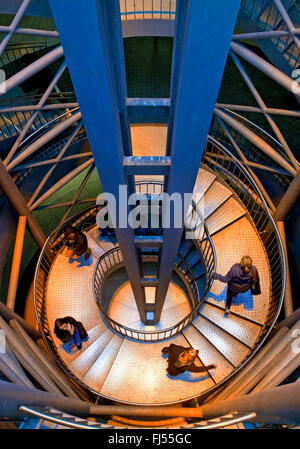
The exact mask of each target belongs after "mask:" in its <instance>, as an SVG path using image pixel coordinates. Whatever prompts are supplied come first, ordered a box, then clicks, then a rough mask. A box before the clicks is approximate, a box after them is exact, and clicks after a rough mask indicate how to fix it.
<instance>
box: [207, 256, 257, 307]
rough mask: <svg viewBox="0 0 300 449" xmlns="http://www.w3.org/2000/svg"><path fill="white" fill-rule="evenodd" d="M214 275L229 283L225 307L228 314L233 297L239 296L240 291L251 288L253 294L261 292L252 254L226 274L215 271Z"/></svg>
mask: <svg viewBox="0 0 300 449" xmlns="http://www.w3.org/2000/svg"><path fill="white" fill-rule="evenodd" d="M212 277H213V279H216V280H218V281H221V282H226V283H227V284H228V288H227V295H226V309H225V314H226V315H228V314H229V313H230V307H231V303H232V299H233V297H235V296H237V295H238V294H239V293H245V292H247V291H248V290H250V291H251V293H252V294H253V295H259V294H260V293H261V291H260V284H259V274H258V271H257V268H256V267H255V266H254V265H252V259H251V257H250V256H244V257H242V259H241V261H240V263H236V264H234V265H233V266H232V267H231V268H230V270H229V271H228V273H227V274H226V276H222V275H221V274H218V273H215V272H214V273H213V274H212Z"/></svg>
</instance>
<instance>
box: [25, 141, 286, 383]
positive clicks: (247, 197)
mask: <svg viewBox="0 0 300 449" xmlns="http://www.w3.org/2000/svg"><path fill="white" fill-rule="evenodd" d="M203 165H204V167H206V169H209V170H211V171H213V172H214V173H215V174H217V175H218V179H219V181H220V182H223V183H224V184H225V185H226V186H227V187H228V188H230V189H231V190H232V192H233V194H234V195H235V197H236V198H237V199H238V200H239V201H240V202H241V203H242V204H243V205H244V206H245V208H246V209H247V211H248V217H249V219H250V220H251V221H252V223H253V225H254V227H255V228H256V230H257V233H258V235H259V237H260V239H261V241H262V243H263V246H264V248H265V251H266V255H267V258H268V261H269V268H270V275H271V276H270V278H271V282H270V303H269V304H270V305H269V310H268V313H267V316H266V320H265V323H264V326H263V327H262V330H261V333H260V335H259V336H258V338H257V340H256V342H255V345H254V347H253V350H252V352H251V354H250V355H249V356H247V358H246V359H245V360H244V361H243V362H242V363H241V365H240V366H239V367H238V368H237V369H236V370H235V371H234V373H232V374H231V375H229V376H228V377H227V378H226V379H224V380H223V381H222V382H221V384H223V383H225V382H227V381H228V380H229V379H230V378H231V377H232V376H233V375H234V374H236V372H237V371H239V370H240V369H242V368H243V367H244V366H245V364H246V363H248V362H249V360H250V359H252V357H253V356H254V355H255V354H256V353H257V351H258V350H259V348H260V347H261V345H262V344H263V343H264V341H265V339H266V338H267V336H268V335H269V333H270V331H271V329H272V327H273V326H274V324H275V322H276V320H277V318H278V316H279V313H280V309H281V306H282V303H283V298H284V291H285V282H286V271H285V270H286V268H285V257H284V250H283V246H282V243H281V239H280V235H279V232H278V230H277V227H276V224H275V222H274V220H273V218H272V215H271V213H270V211H269V209H268V206H267V204H266V202H265V200H264V198H263V196H262V194H261V192H260V190H259V188H258V187H257V185H256V183H255V181H254V180H253V179H252V177H251V176H250V174H249V173H248V171H247V170H246V168H245V167H244V166H243V165H242V164H241V163H240V162H239V161H238V160H237V159H236V158H235V157H234V156H233V155H232V154H231V153H230V152H229V151H228V150H227V149H226V148H225V147H224V146H223V145H222V144H221V143H220V142H218V141H217V140H216V139H214V138H212V137H208V141H207V146H206V150H205V153H204V157H203ZM147 184H148V185H149V184H151V183H149V181H144V182H141V183H140V187H139V191H140V192H141V193H146V192H147V191H148V192H149V191H150V190H151V193H153V189H154V188H155V189H159V183H155V186H154V185H152V186H151V189H150V188H149V187H146V192H145V187H143V188H141V186H142V185H144V186H145V185H147ZM160 188H161V187H160ZM156 193H157V191H156ZM98 210H99V209H98V207H95V206H93V207H90V208H89V209H87V210H85V211H84V212H80V213H79V214H77V215H75V216H74V217H72V218H70V219H69V220H68V221H67V222H66V223H64V224H63V225H62V226H60V227H59V228H58V229H56V230H55V231H54V232H53V233H52V234H51V235H50V236H49V238H48V239H47V242H46V244H45V246H44V249H43V251H42V253H41V255H40V258H39V261H38V265H37V269H36V274H35V284H34V297H35V312H36V317H37V321H38V323H39V328H40V332H41V334H42V336H43V338H44V341H45V344H46V345H47V347H48V348H49V350H50V351H51V352H52V353H54V355H55V357H56V359H57V361H58V364H59V365H60V366H61V367H62V368H63V369H64V370H65V371H66V372H67V373H68V375H69V376H70V377H71V378H73V380H75V381H76V382H77V383H79V384H81V385H83V384H82V382H81V381H80V379H77V378H76V376H74V374H73V373H71V372H70V371H69V369H68V367H67V366H66V365H65V363H64V362H63V360H62V359H61V358H60V356H59V354H58V352H57V350H56V346H55V343H54V341H53V338H52V335H51V331H50V329H49V324H48V319H47V309H46V304H45V300H46V285H47V279H48V276H49V272H50V269H51V266H52V264H53V262H54V259H55V257H56V255H57V254H58V253H59V251H60V250H61V249H62V247H63V246H64V242H63V238H64V229H65V226H66V225H67V224H72V225H74V226H76V227H77V228H78V229H80V230H83V231H84V230H85V231H88V230H89V229H90V228H92V227H93V226H94V225H95V223H96V214H97V211H98ZM192 211H193V212H192V213H191V215H190V218H191V221H190V222H189V226H188V227H189V228H190V229H191V228H192V229H193V231H194V232H195V239H194V240H197V242H196V243H197V245H199V248H200V252H201V254H202V257H203V259H204V262H205V266H206V270H207V272H206V291H205V294H204V295H203V296H202V298H205V295H206V293H207V291H208V290H209V289H210V286H211V275H212V272H213V271H214V270H215V254H214V249H213V245H212V242H211V239H210V237H209V234H207V237H206V234H205V227H204V226H203V223H202V224H201V226H200V223H201V217H199V213H198V211H197V209H196V206H195V204H193V205H192ZM197 220H198V221H197ZM118 251H119V250H118V249H117V248H116V249H115V250H112V251H111V252H109V253H107V254H106V255H104V256H103V257H102V258H101V259H100V260H99V262H98V265H97V270H99V267H100V266H101V267H103V264H106V268H105V269H104V270H103V273H101V272H100V273H99V281H101V282H102V280H103V278H104V277H105V275H106V273H108V271H109V269H111V268H112V267H113V265H115V263H116V262H117V263H121V262H122V259H121V257H119V256H120V253H119V252H118ZM112 255H113V256H112ZM116 255H117V256H116ZM111 257H116V258H115V259H109V258H111ZM181 261H182V259H181V258H180V255H179V256H178V259H177V261H176V266H177V269H178V270H181V274H183V273H184V275H185V276H186V277H187V278H189V276H191V278H190V279H186V280H187V282H189V283H190V284H191V283H192V282H193V274H192V270H189V267H188V264H187V262H186V261H183V263H180V262H181ZM95 273H96V271H95ZM96 276H98V275H97V274H95V277H96ZM99 281H96V282H99ZM202 302H203V301H202V300H201V298H200V301H199V302H198V304H196V306H195V308H194V309H193V310H192V312H191V313H190V314H189V315H188V316H187V317H185V318H184V319H183V320H181V322H179V323H177V324H176V325H175V326H173V327H172V328H168V329H165V330H163V331H156V332H153V331H137V330H135V329H130V328H127V327H125V326H122V325H120V323H117V322H115V321H113V320H112V319H111V318H109V317H107V316H105V315H104V318H105V319H107V320H109V324H110V326H111V327H112V328H113V329H114V330H115V331H117V332H118V333H120V334H122V335H124V336H127V337H130V338H133V339H137V340H141V341H145V340H146V341H158V340H161V339H165V338H169V337H170V336H173V335H176V334H177V333H178V332H180V331H181V330H182V329H183V328H184V327H186V326H187V325H188V324H189V323H190V322H191V321H192V320H193V318H194V317H195V316H196V314H197V313H198V310H199V308H200V307H201V305H202ZM221 384H220V383H219V384H218V387H219V386H220V385H221ZM83 386H84V385H83ZM213 389H215V387H214V388H213Z"/></svg>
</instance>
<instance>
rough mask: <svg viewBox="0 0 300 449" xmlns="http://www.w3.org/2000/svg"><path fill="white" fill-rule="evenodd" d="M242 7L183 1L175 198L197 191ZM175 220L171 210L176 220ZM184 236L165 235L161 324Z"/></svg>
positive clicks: (173, 152)
mask: <svg viewBox="0 0 300 449" xmlns="http://www.w3.org/2000/svg"><path fill="white" fill-rule="evenodd" d="M239 6H240V1H239V0H227V1H226V2H224V0H214V1H213V2H212V1H211V0H177V5H176V11H177V13H176V24H175V42H174V54H173V67H172V83H171V107H170V121H169V129H168V141H167V155H168V156H170V157H171V168H170V176H169V177H168V178H167V181H166V186H165V190H166V191H167V192H168V193H169V194H170V195H172V194H173V193H174V192H178V193H180V194H181V195H182V196H183V195H184V193H192V192H193V189H194V185H195V182H196V177H197V173H198V168H199V166H200V162H201V159H202V154H203V151H204V148H205V142H206V138H207V134H208V131H209V126H210V123H211V119H212V115H213V111H214V107H215V104H216V100H217V96H218V92H219V89H220V85H221V81H222V76H223V72H224V67H225V64H226V58H227V55H228V51H229V47H230V42H231V39H232V34H233V31H234V27H235V24H236V20H237V15H238V11H239ZM216 55H217V57H216ZM199 148H200V151H199ZM185 212H186V211H183V217H182V221H183V222H184V218H185ZM172 215H173V210H172V209H171V220H172V219H173V220H174V218H175V217H174V216H173V217H172ZM182 231H183V227H182V229H178V228H177V229H176V228H175V227H174V225H173V226H172V222H171V228H170V229H164V231H163V239H164V244H163V247H162V252H161V259H160V271H159V279H160V283H159V286H158V288H157V296H156V317H155V321H158V320H159V317H160V313H161V310H162V307H163V304H164V299H165V296H166V293H167V289H168V285H169V282H170V279H171V275H172V270H173V265H174V261H175V259H176V254H177V252H178V248H179V244H180V240H181V236H182Z"/></svg>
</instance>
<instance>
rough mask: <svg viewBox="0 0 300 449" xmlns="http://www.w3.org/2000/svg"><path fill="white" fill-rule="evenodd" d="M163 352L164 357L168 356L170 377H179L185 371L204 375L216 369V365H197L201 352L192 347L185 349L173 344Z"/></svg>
mask: <svg viewBox="0 0 300 449" xmlns="http://www.w3.org/2000/svg"><path fill="white" fill-rule="evenodd" d="M161 352H162V354H163V355H168V367H167V372H168V374H170V376H178V374H182V373H184V372H185V371H191V372H193V373H202V372H204V371H209V370H211V369H214V368H216V365H208V366H197V365H195V360H196V358H197V356H198V353H199V351H198V350H195V349H193V348H191V347H189V348H185V347H184V346H179V345H174V344H173V343H172V344H170V346H166V347H165V348H163V349H162V351H161Z"/></svg>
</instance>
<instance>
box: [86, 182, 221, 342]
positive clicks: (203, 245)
mask: <svg viewBox="0 0 300 449" xmlns="http://www.w3.org/2000/svg"><path fill="white" fill-rule="evenodd" d="M136 192H137V193H143V194H145V195H152V194H156V195H157V194H158V195H160V194H162V193H163V183H162V182H160V181H150V182H149V181H146V180H145V181H140V182H137V183H136ZM185 226H186V229H188V230H190V232H192V236H193V240H194V241H195V242H197V248H198V251H199V257H200V255H201V259H202V261H203V262H204V267H205V274H206V283H205V291H204V294H203V295H200V293H199V289H198V285H197V282H196V280H195V277H194V274H193V271H192V269H191V267H190V266H189V264H188V263H187V261H186V260H185V259H184V257H183V256H182V255H181V254H178V255H177V259H176V262H175V267H174V269H175V270H176V271H177V273H178V274H179V276H180V277H181V278H182V280H183V281H184V282H185V284H186V286H187V289H188V291H189V293H190V301H191V303H192V304H193V308H192V311H191V312H190V313H189V314H188V315H187V316H186V317H184V318H183V319H182V320H180V321H179V322H178V323H176V324H175V325H173V326H170V327H168V328H166V329H163V330H155V331H153V330H151V331H149V330H148V331H147V330H137V329H132V328H129V327H127V326H125V325H123V324H121V323H118V322H117V321H115V320H113V319H112V318H111V317H110V316H109V315H108V314H107V313H106V311H105V305H104V304H103V302H102V299H103V296H102V293H103V287H104V283H105V280H106V279H107V277H108V276H109V274H110V273H111V272H112V271H113V270H114V269H118V268H119V267H120V266H122V265H123V264H124V262H123V257H122V253H121V251H120V249H119V248H114V249H112V250H110V251H109V252H107V253H106V254H104V255H103V256H102V257H100V259H99V260H98V262H97V265H96V268H95V271H94V285H93V288H94V296H95V299H96V302H97V304H98V307H99V309H100V311H101V314H102V316H103V318H104V320H105V321H106V322H107V324H108V325H109V326H110V327H111V328H112V329H113V330H114V331H116V332H118V333H119V334H121V335H122V336H124V337H129V338H132V339H134V340H139V341H159V340H165V339H167V338H170V337H173V336H174V335H177V334H178V333H180V332H181V331H182V330H183V329H184V328H185V327H187V326H188V325H189V324H190V323H191V322H192V321H193V319H194V318H195V316H196V315H197V313H198V311H199V309H200V307H201V306H202V304H203V302H204V300H205V297H206V295H207V293H208V291H209V290H210V287H211V285H212V282H213V279H212V273H213V271H214V270H215V250H214V245H213V242H212V240H211V237H210V235H209V232H208V229H207V226H206V224H205V222H204V219H203V217H202V215H201V213H200V211H199V209H198V208H197V205H196V204H195V203H194V202H192V208H191V211H190V212H189V214H188V217H187V219H186V222H185Z"/></svg>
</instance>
